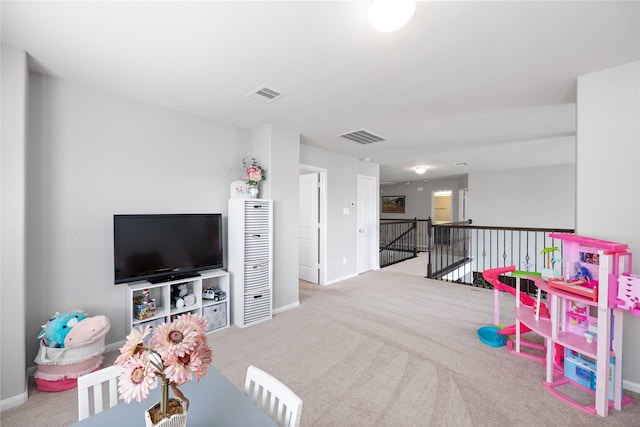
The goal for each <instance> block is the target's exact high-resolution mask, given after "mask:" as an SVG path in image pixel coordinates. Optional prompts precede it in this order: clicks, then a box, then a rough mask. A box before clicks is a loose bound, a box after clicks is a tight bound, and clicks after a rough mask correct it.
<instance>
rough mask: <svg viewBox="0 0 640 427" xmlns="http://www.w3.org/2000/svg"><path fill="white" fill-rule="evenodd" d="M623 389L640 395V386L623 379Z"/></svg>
mask: <svg viewBox="0 0 640 427" xmlns="http://www.w3.org/2000/svg"><path fill="white" fill-rule="evenodd" d="M622 388H623V389H625V390H629V391H633V392H634V393H640V384H639V383H637V382H634V381H629V380H625V379H623V380H622Z"/></svg>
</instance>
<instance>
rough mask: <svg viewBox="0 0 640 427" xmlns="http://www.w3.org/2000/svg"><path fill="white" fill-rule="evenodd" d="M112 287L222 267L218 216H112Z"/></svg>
mask: <svg viewBox="0 0 640 427" xmlns="http://www.w3.org/2000/svg"><path fill="white" fill-rule="evenodd" d="M113 249H114V273H115V284H120V283H127V282H134V281H140V280H148V281H150V282H154V283H155V282H162V281H167V280H173V279H178V278H182V277H189V276H197V273H198V271H201V270H212V269H216V268H222V267H223V259H222V249H223V247H222V215H221V214H155V215H114V216H113Z"/></svg>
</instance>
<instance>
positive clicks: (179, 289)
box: [172, 283, 189, 308]
mask: <svg viewBox="0 0 640 427" xmlns="http://www.w3.org/2000/svg"><path fill="white" fill-rule="evenodd" d="M172 292H173V303H174V304H175V306H176V308H182V307H184V306H185V305H188V304H186V301H185V299H184V297H185V296H186V295H187V293H189V288H187V285H186V284H185V283H182V284H180V285H178V286H174V287H173V288H172Z"/></svg>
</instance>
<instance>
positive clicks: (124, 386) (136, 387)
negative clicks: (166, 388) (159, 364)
mask: <svg viewBox="0 0 640 427" xmlns="http://www.w3.org/2000/svg"><path fill="white" fill-rule="evenodd" d="M121 366H122V372H121V373H120V379H119V380H118V391H119V392H120V397H121V398H122V399H123V400H124V401H125V402H127V403H129V402H131V401H132V400H133V399H135V400H137V401H138V402H141V401H142V399H146V398H147V396H149V391H150V390H152V389H154V388H156V386H157V382H156V374H155V370H154V368H153V367H152V366H151V363H150V361H149V353H148V352H143V353H140V354H134V355H132V356H130V357H129V359H127V360H126V361H125V362H124V363H123V364H122V365H121Z"/></svg>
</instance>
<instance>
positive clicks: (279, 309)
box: [273, 301, 300, 314]
mask: <svg viewBox="0 0 640 427" xmlns="http://www.w3.org/2000/svg"><path fill="white" fill-rule="evenodd" d="M296 307H300V301H296V302H294V303H293V304H289V305H285V306H284V307H278V308H274V309H273V314H278V313H282V312H283V311H287V310H291V309H292V308H296Z"/></svg>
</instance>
